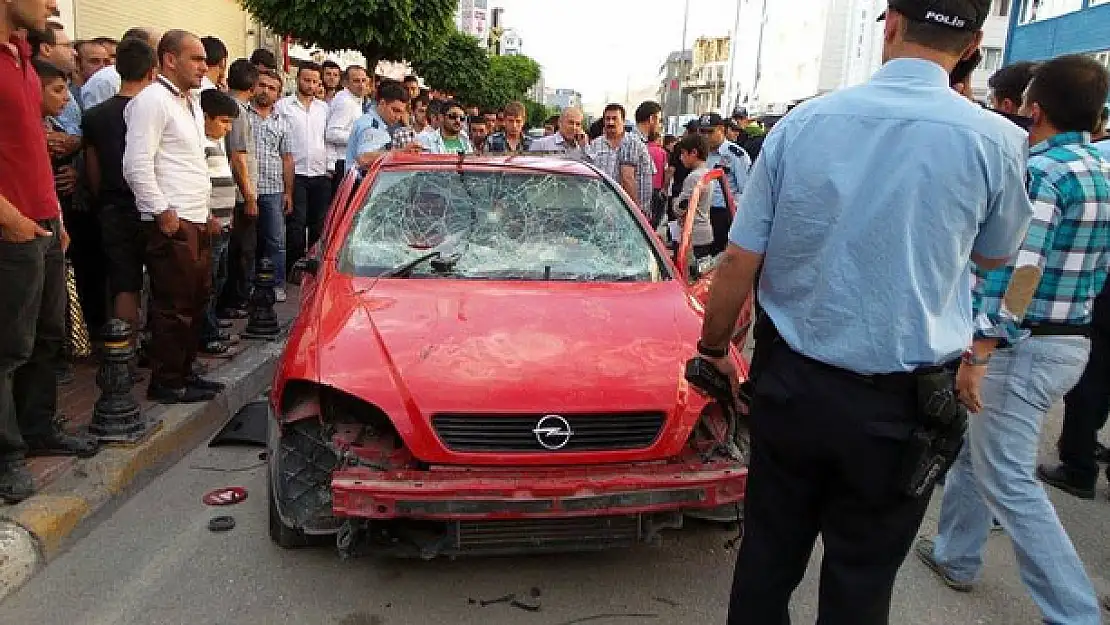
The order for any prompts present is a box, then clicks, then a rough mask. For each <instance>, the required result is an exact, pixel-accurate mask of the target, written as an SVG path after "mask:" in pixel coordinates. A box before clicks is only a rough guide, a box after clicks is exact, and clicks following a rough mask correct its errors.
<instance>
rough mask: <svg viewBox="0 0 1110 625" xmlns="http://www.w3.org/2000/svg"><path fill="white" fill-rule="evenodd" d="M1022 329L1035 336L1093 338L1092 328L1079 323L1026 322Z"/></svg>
mask: <svg viewBox="0 0 1110 625" xmlns="http://www.w3.org/2000/svg"><path fill="white" fill-rule="evenodd" d="M1021 327H1022V328H1024V329H1026V330H1029V333H1030V334H1032V335H1033V336H1086V337H1090V336H1091V326H1090V325H1083V324H1077V323H1053V322H1051V321H1045V322H1032V321H1026V322H1025V323H1022V324H1021Z"/></svg>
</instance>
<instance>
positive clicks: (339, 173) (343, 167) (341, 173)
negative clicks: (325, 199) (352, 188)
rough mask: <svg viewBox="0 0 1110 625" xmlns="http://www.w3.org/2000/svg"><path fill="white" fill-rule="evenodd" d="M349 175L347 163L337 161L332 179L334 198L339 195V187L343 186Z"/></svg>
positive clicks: (341, 160) (340, 160)
mask: <svg viewBox="0 0 1110 625" xmlns="http://www.w3.org/2000/svg"><path fill="white" fill-rule="evenodd" d="M346 175H347V161H345V160H343V159H339V160H338V161H335V172H334V173H333V174H332V177H331V196H332V197H333V198H334V197H335V196H336V195H337V194H338V193H339V187H340V185H342V184H343V178H344V177H346Z"/></svg>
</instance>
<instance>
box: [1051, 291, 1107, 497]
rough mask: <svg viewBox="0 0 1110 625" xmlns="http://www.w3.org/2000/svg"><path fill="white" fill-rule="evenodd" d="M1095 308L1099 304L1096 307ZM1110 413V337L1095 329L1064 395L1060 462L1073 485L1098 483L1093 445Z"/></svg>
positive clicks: (1095, 327) (1097, 328)
mask: <svg viewBox="0 0 1110 625" xmlns="http://www.w3.org/2000/svg"><path fill="white" fill-rule="evenodd" d="M1096 306H1098V304H1096ZM1107 412H1110V334H1108V333H1107V332H1106V331H1105V330H1102V329H1100V328H1099V327H1098V326H1094V327H1093V328H1092V332H1091V356H1090V359H1088V360H1087V368H1086V369H1084V370H1083V377H1081V378H1079V383H1078V384H1076V385H1075V388H1073V389H1071V391H1070V392H1069V393H1068V394H1067V395H1065V396H1064V429H1063V431H1062V432H1061V433H1060V461H1061V462H1063V463H1064V466H1065V467H1066V469H1067V471H1068V474H1069V477H1071V478H1072V479H1073V480H1074V481H1075V482H1076V483H1078V484H1083V485H1090V486H1094V484H1095V482H1096V481H1098V462H1097V461H1096V460H1095V444H1096V443H1097V442H1098V431H1099V430H1101V429H1102V426H1104V425H1106V415H1107Z"/></svg>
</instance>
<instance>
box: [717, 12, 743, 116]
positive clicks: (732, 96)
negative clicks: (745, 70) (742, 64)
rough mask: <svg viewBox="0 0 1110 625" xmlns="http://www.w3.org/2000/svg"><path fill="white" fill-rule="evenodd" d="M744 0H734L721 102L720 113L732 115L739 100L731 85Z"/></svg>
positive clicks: (734, 73) (734, 74) (733, 77)
mask: <svg viewBox="0 0 1110 625" xmlns="http://www.w3.org/2000/svg"><path fill="white" fill-rule="evenodd" d="M745 1H746V0H736V22H735V23H734V24H733V26H732V42H731V44H732V45H730V46H729V55H728V83H726V84H725V95H724V98H725V100H726V101H724V102H721V106H722V108H723V109H724V110H723V111H722V114H724V115H732V109H733V108H734V107H735V106H736V104H737V103H738V102H739V100H740V97H739V94H736V93H733V85H734V84H735V82H734V80H735V76H736V59H737V57H739V56H740V55H739V54H738V53H739V51H740V7H741V6H742V5H743V4H744V2H745Z"/></svg>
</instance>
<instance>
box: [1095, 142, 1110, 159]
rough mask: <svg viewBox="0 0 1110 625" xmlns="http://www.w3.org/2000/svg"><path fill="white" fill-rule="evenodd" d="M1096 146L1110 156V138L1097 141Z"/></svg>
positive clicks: (1107, 156) (1103, 153)
mask: <svg viewBox="0 0 1110 625" xmlns="http://www.w3.org/2000/svg"><path fill="white" fill-rule="evenodd" d="M1095 147H1096V148H1098V151H1099V152H1101V153H1102V155H1103V156H1105V157H1106V158H1110V139H1103V140H1102V141H1095Z"/></svg>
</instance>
